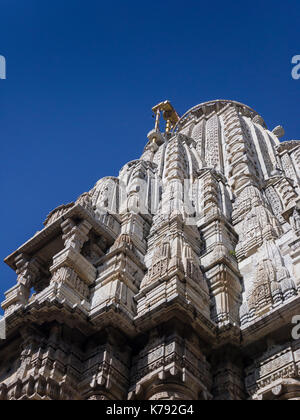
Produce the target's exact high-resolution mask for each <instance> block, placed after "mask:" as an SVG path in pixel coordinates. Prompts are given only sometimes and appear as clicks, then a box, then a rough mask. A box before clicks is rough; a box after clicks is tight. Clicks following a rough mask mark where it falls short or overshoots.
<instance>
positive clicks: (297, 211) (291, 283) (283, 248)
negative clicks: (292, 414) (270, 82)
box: [0, 100, 300, 400]
mask: <svg viewBox="0 0 300 420" xmlns="http://www.w3.org/2000/svg"><path fill="white" fill-rule="evenodd" d="M153 111H154V113H155V115H156V122H155V128H154V130H153V131H151V132H150V133H149V135H148V138H149V142H148V144H147V145H146V148H145V151H144V153H143V155H142V157H141V158H140V159H139V160H135V161H133V162H130V163H128V164H127V165H125V166H124V167H123V169H122V170H121V171H120V175H119V177H118V178H114V177H108V178H104V179H101V180H100V181H99V182H98V183H97V184H96V186H95V187H94V188H93V189H92V190H91V191H90V192H88V193H84V194H83V195H82V196H80V197H79V198H78V200H77V201H76V202H75V203H71V204H68V205H62V206H60V207H58V208H57V209H55V210H54V211H52V212H51V213H50V215H49V216H48V217H47V219H46V221H45V223H44V225H45V227H44V229H43V230H41V231H40V232H38V233H37V234H36V235H35V236H34V237H33V238H32V239H30V240H29V241H28V242H26V243H25V244H24V245H23V246H21V247H20V248H19V249H18V250H17V251H16V252H14V253H13V254H12V255H10V256H9V257H8V258H7V259H6V263H7V264H8V265H9V266H10V267H11V268H13V269H14V270H15V271H16V273H17V276H18V279H17V284H16V286H14V287H13V288H12V289H11V290H9V291H8V292H7V293H6V299H5V301H4V302H3V304H2V307H3V309H4V310H5V321H6V327H7V331H6V333H7V338H6V340H4V341H1V342H0V399H2V400H6V399H11V400H12V399H17V400H21V399H34V400H37V399H62V400H65V399H71V400H76V399H83V400H86V399H90V400H93V399H96V400H97V399H131V400H144V399H148V400H149V399H156V400H164V399H182V400H185V399H201V400H207V399H208V400H211V399H233V400H237V399H267V400H269V399H271V400H272V399H300V340H299V336H298V334H297V329H296V328H295V325H293V323H292V320H293V318H294V317H295V316H296V315H300V141H297V140H292V141H286V142H282V143H280V141H279V138H280V137H282V136H283V134H284V131H283V128H282V127H280V126H279V127H276V128H275V129H274V130H273V131H270V130H268V128H267V126H266V124H265V122H264V120H263V119H262V117H261V116H259V115H258V114H257V113H256V112H255V111H254V110H252V109H251V108H249V107H248V106H246V105H243V104H241V103H238V102H234V101H226V100H216V101H212V102H207V103H203V104H201V105H198V106H196V107H194V108H192V109H191V110H190V111H188V112H187V113H186V114H185V115H184V116H183V117H181V118H179V116H178V115H177V113H176V111H175V110H174V108H173V107H172V106H171V105H170V103H169V102H164V103H161V104H159V105H158V106H156V107H155V108H153ZM161 113H163V117H164V119H165V120H166V127H165V130H162V125H163V124H162V123H160V121H159V117H160V115H161ZM163 131H165V132H164V133H163ZM293 328H294V330H293ZM292 331H293V332H292Z"/></svg>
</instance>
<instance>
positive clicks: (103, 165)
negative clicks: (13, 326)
mask: <svg viewBox="0 0 300 420" xmlns="http://www.w3.org/2000/svg"><path fill="white" fill-rule="evenodd" d="M0 16H1V17H0V19H1V25H0V54H1V55H4V56H5V57H6V60H7V80H0V106H1V115H0V136H1V158H2V162H1V167H0V171H1V172H0V186H1V198H2V205H1V243H0V257H1V260H2V259H3V258H4V257H5V256H7V255H8V254H10V253H11V252H12V251H14V250H15V249H16V248H17V247H18V246H19V245H21V244H22V243H23V242H25V241H26V240H27V239H28V238H29V237H31V236H32V235H33V234H34V233H35V232H36V231H37V230H40V229H41V226H42V222H43V220H44V219H45V217H46V216H47V214H48V213H49V211H50V210H52V209H53V208H55V207H57V206H58V205H59V204H62V203H68V202H70V201H73V200H74V199H76V198H77V197H78V196H79V195H80V194H81V193H82V192H84V191H87V190H89V189H90V188H91V187H92V186H93V185H94V184H95V182H96V181H97V180H98V179H100V178H101V177H103V176H106V175H116V174H117V173H118V171H119V169H120V168H121V166H123V164H125V163H126V162H127V161H130V160H132V159H135V158H137V157H138V156H139V155H140V153H141V152H142V149H143V147H144V145H145V143H146V141H147V138H146V135H147V133H148V131H149V130H150V129H151V128H152V127H153V120H152V118H151V107H152V106H153V105H155V104H156V103H157V102H160V101H161V100H165V99H169V100H171V102H172V103H173V105H174V106H175V108H176V109H177V111H178V112H179V113H180V114H183V113H184V112H185V111H186V110H187V109H189V108H190V107H192V106H194V105H196V104H198V103H200V102H204V101H208V100H211V99H216V98H224V99H235V100H238V101H241V102H243V103H246V104H247V105H249V106H252V107H253V108H254V109H256V110H257V111H258V112H260V113H261V114H262V115H263V117H264V118H265V120H266V122H267V124H268V125H269V126H270V128H271V129H272V128H273V127H275V126H276V125H278V124H282V125H284V127H285V129H286V139H299V136H300V127H299V93H300V80H298V81H295V80H293V79H292V77H291V70H292V65H291V59H292V57H293V56H294V55H297V54H300V43H299V38H300V36H299V33H300V32H299V30H300V3H299V1H295V0H293V1H289V0H286V1H285V2H282V1H280V2H279V1H263V2H258V1H257V2H238V1H227V2H224V1H218V0H215V1H214V2H207V1H199V0H191V1H189V0H187V1H185V2H182V1H178V0H173V1H169V0H165V1H163V2H162V1H158V0H152V1H151V2H150V1H147V2H146V1H135V0H131V1H124V0H115V1H114V2H108V1H105V2H104V1H101V0H98V1H96V0H85V1H79V0H64V1H61V0H59V1H58V0H51V1H48V0H43V1H41V0H26V1H25V0H0ZM15 280H16V275H15V273H14V272H13V271H12V270H11V269H10V268H8V267H6V266H5V265H4V263H0V296H1V299H0V300H3V292H4V290H6V289H8V288H10V287H12V286H13V285H14V283H15Z"/></svg>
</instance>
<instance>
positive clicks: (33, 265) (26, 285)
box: [2, 254, 40, 315]
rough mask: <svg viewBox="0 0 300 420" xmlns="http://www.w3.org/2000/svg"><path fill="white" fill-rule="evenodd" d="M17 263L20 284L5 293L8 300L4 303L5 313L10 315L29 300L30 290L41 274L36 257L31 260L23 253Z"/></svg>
mask: <svg viewBox="0 0 300 420" xmlns="http://www.w3.org/2000/svg"><path fill="white" fill-rule="evenodd" d="M15 264H16V267H17V269H16V273H17V275H18V279H17V281H18V284H17V285H16V286H14V287H13V288H12V289H10V290H8V291H7V292H6V293H5V296H6V300H5V301H4V302H3V303H2V308H3V309H4V311H5V315H9V314H10V313H11V312H13V311H14V310H15V309H16V308H17V307H19V306H20V305H25V304H26V303H27V302H28V299H29V297H30V290H31V288H32V287H34V286H35V285H36V282H37V280H38V279H39V276H40V264H39V263H38V261H37V260H36V259H32V260H30V259H29V258H28V257H27V256H26V255H24V254H21V255H19V256H18V257H17V258H16V261H15Z"/></svg>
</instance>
